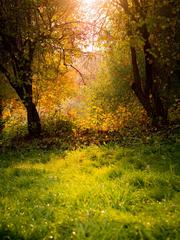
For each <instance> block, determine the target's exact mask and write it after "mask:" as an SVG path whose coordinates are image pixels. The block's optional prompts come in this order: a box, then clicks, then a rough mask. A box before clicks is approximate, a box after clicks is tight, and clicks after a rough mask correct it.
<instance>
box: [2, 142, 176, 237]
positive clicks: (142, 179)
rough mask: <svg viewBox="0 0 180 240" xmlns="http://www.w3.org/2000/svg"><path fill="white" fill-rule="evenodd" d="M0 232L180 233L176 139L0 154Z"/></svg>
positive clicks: (15, 234) (74, 234) (50, 234)
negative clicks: (122, 145) (129, 144)
mask: <svg viewBox="0 0 180 240" xmlns="http://www.w3.org/2000/svg"><path fill="white" fill-rule="evenodd" d="M0 159H1V160H0V166H1V168H0V189H1V191H0V239H4V240H5V239H11V240H12V239H17V240H21V239H22V240H23V239H27V240H36V239H37V240H40V239H58V240H59V239H62V240H64V239H77V240H78V239H79V240H83V239H92V240H97V239H100V240H103V239H104V240H105V239H107V240H109V239H112V240H117V239H149V240H150V239H172V240H175V239H180V232H179V229H180V228H179V227H180V222H179V218H178V217H179V210H180V204H179V197H180V193H179V191H180V176H179V173H180V165H179V163H178V159H180V153H179V151H178V143H177V142H175V141H174V142H163V141H155V140H154V141H152V142H149V143H148V144H137V145H134V146H132V147H121V146H119V145H115V144H108V145H104V146H96V145H92V146H89V147H84V148H80V149H77V150H74V151H70V150H69V151H68V150H67V151H61V150H59V149H51V150H44V149H41V148H38V147H36V145H32V146H31V147H27V146H26V148H21V149H20V150H19V151H16V150H13V149H12V150H9V151H8V152H7V151H4V152H3V153H1V155H0Z"/></svg>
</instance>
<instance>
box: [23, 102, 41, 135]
mask: <svg viewBox="0 0 180 240" xmlns="http://www.w3.org/2000/svg"><path fill="white" fill-rule="evenodd" d="M25 107H26V110H27V121H28V132H29V135H30V136H38V135H39V134H40V133H41V123H40V118H39V114H38V112H37V109H36V106H35V104H34V103H33V102H30V103H26V104H25Z"/></svg>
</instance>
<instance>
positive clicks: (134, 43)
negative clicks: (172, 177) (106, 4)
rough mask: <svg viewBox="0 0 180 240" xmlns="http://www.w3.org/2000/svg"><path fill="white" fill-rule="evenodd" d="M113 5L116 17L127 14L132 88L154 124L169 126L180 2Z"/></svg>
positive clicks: (135, 0)
mask: <svg viewBox="0 0 180 240" xmlns="http://www.w3.org/2000/svg"><path fill="white" fill-rule="evenodd" d="M112 3H113V5H114V6H115V9H116V11H117V12H118V14H117V15H118V16H120V15H121V16H122V14H124V19H125V21H126V33H127V36H128V38H129V40H130V54H131V62H132V72H133V82H132V89H133V91H134V93H135V94H136V96H137V97H138V99H139V101H140V103H141V104H142V106H143V107H144V109H145V110H146V112H147V114H148V116H149V117H150V118H151V119H152V124H153V125H155V126H158V125H160V124H167V123H168V107H169V106H168V103H169V99H168V93H169V89H170V85H171V81H172V73H173V71H174V69H173V66H174V65H175V62H176V59H177V54H178V52H177V50H175V49H174V35H175V32H176V26H177V23H178V15H179V12H178V11H179V9H180V8H179V7H178V6H179V3H177V2H176V1H174V0H168V1H162V2H159V1H148V0H147V1H144V0H132V1H128V0H114V1H112ZM140 58H143V67H144V69H143V71H140V70H141V69H142V66H140V65H139V59H140ZM141 72H143V75H142V74H141Z"/></svg>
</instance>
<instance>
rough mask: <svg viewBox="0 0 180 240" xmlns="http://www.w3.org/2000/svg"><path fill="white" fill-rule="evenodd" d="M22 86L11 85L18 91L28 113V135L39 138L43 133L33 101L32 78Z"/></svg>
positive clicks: (26, 80)
mask: <svg viewBox="0 0 180 240" xmlns="http://www.w3.org/2000/svg"><path fill="white" fill-rule="evenodd" d="M21 83H22V84H21V85H20V86H17V85H15V84H13V85H12V84H11V85H12V86H13V88H14V89H15V90H16V93H17V94H18V96H19V97H20V99H21V101H22V103H23V104H24V106H25V108H26V111H27V122H28V133H29V135H30V136H31V137H37V136H38V135H39V134H40V133H41V122H40V118H39V114H38V112H37V109H36V106H35V104H34V103H33V99H32V80H31V78H29V79H25V78H24V81H21Z"/></svg>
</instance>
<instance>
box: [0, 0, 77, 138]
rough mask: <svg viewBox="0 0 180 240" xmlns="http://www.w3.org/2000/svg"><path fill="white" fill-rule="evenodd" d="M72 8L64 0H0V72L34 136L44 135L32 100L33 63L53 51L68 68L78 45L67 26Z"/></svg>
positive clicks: (71, 4) (69, 25)
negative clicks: (15, 96) (12, 91)
mask: <svg viewBox="0 0 180 240" xmlns="http://www.w3.org/2000/svg"><path fill="white" fill-rule="evenodd" d="M73 8H74V3H73V1H69V2H68V3H67V1H65V0H61V1H57V0H51V1H50V0H0V72H1V73H2V74H3V75H4V76H5V77H6V78H7V79H8V81H9V83H10V85H11V86H12V87H13V88H14V90H15V91H16V93H17V95H18V96H19V98H20V99H21V101H22V103H23V105H24V106H25V108H26V111H27V120H28V132H29V135H31V136H37V135H39V134H40V132H41V123H40V118H39V114H38V112H37V109H36V106H35V103H34V101H33V73H34V69H35V67H36V66H35V64H34V63H37V59H38V56H39V55H43V54H44V56H45V55H46V54H47V52H48V51H51V52H52V51H54V54H57V52H58V53H59V56H60V61H63V64H64V65H67V63H66V62H68V60H67V59H68V58H70V57H71V55H72V51H73V46H74V42H75V35H74V32H73V30H72V24H71V23H68V21H72V18H70V15H71V13H72V11H73ZM66 48H67V49H68V50H67V51H66ZM46 57H47V56H46ZM69 61H70V60H69Z"/></svg>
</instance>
